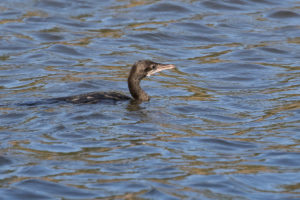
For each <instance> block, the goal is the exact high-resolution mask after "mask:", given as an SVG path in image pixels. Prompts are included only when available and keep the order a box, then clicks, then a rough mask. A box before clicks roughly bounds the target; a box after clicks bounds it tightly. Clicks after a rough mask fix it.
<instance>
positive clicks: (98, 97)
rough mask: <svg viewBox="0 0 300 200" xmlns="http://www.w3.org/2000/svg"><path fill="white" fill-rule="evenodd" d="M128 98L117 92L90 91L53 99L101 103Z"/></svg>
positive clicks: (76, 102) (81, 102) (79, 102)
mask: <svg viewBox="0 0 300 200" xmlns="http://www.w3.org/2000/svg"><path fill="white" fill-rule="evenodd" d="M130 99H131V98H130V97H129V96H127V95H124V94H121V93H117V92H92V93H87V94H81V95H74V96H68V97H59V98H55V99H53V100H56V101H65V102H68V103H75V104H84V103H85V104H86V103H90V104H92V103H101V102H108V101H126V100H130Z"/></svg>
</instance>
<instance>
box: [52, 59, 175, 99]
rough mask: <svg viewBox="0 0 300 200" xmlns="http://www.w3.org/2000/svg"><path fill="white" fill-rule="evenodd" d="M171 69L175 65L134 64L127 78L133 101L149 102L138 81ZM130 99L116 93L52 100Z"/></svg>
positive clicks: (96, 93)
mask: <svg viewBox="0 0 300 200" xmlns="http://www.w3.org/2000/svg"><path fill="white" fill-rule="evenodd" d="M173 68H175V65H171V64H160V63H156V62H153V61H150V60H140V61H137V62H136V63H134V65H133V66H132V68H131V70H130V73H129V76H128V89H129V91H130V94H131V96H132V97H133V100H135V101H137V102H142V101H149V100H150V97H149V96H148V95H147V93H146V92H145V91H144V90H143V89H142V88H141V86H140V81H141V80H142V79H143V78H145V77H147V76H151V75H153V74H155V73H157V72H160V71H163V70H166V69H173ZM130 99H132V98H130V97H129V96H127V95H124V94H120V93H117V92H92V93H87V94H81V95H75V96H69V97H59V98H55V99H53V100H56V101H65V102H69V103H77V104H81V103H100V102H105V101H124V100H130Z"/></svg>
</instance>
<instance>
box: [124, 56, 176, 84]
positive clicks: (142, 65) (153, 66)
mask: <svg viewBox="0 0 300 200" xmlns="http://www.w3.org/2000/svg"><path fill="white" fill-rule="evenodd" d="M173 68H175V65H171V64H160V63H156V62H153V61H150V60H140V61H137V62H136V63H134V65H133V66H132V68H131V70H130V74H129V78H134V79H137V80H142V79H143V78H145V77H146V76H151V75H153V74H155V73H157V72H160V71H163V70H166V69H173Z"/></svg>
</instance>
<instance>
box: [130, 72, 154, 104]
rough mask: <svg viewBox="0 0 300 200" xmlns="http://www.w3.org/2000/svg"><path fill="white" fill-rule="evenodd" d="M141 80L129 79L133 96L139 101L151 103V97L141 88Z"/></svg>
mask: <svg viewBox="0 0 300 200" xmlns="http://www.w3.org/2000/svg"><path fill="white" fill-rule="evenodd" d="M140 82H141V81H140V80H139V79H135V78H132V77H129V78H128V88H129V91H130V94H131V96H132V97H133V98H134V99H135V100H138V101H149V99H150V98H149V96H148V95H147V93H146V92H145V91H144V90H143V89H142V88H141V86H140Z"/></svg>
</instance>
